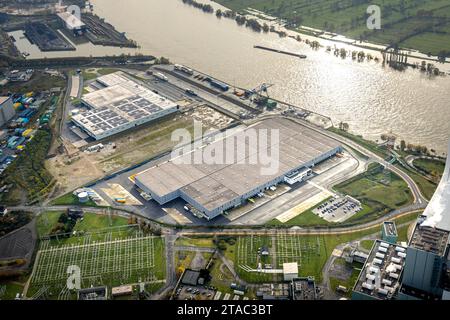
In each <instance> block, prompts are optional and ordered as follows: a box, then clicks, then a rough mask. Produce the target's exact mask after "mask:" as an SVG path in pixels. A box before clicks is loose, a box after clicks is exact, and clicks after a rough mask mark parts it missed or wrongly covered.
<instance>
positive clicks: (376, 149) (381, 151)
mask: <svg viewBox="0 0 450 320" xmlns="http://www.w3.org/2000/svg"><path fill="white" fill-rule="evenodd" d="M328 130H330V131H331V132H334V133H337V134H339V135H341V136H343V137H345V138H347V139H350V140H352V141H354V142H356V143H357V144H359V145H361V146H362V147H364V148H366V149H367V150H370V151H372V152H373V153H375V154H377V155H378V156H380V157H382V158H386V157H387V156H388V151H387V150H386V148H384V147H380V146H378V144H376V143H375V142H373V141H370V140H366V139H364V138H363V137H362V136H358V135H354V134H351V133H349V132H347V131H344V130H340V129H338V128H334V127H331V128H328Z"/></svg>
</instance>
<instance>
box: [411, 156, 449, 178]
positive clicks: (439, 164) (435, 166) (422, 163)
mask: <svg viewBox="0 0 450 320" xmlns="http://www.w3.org/2000/svg"><path fill="white" fill-rule="evenodd" d="M413 164H414V166H415V167H417V168H419V169H420V170H422V171H424V172H426V173H428V174H430V175H433V176H442V174H443V173H444V169H445V162H444V161H440V160H432V159H416V160H414V162H413Z"/></svg>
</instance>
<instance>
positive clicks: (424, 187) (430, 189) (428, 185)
mask: <svg viewBox="0 0 450 320" xmlns="http://www.w3.org/2000/svg"><path fill="white" fill-rule="evenodd" d="M395 166H396V167H397V168H399V169H401V170H403V171H405V172H406V173H407V174H408V175H409V176H410V177H411V179H413V180H414V182H415V183H416V184H417V186H418V187H419V189H420V192H421V193H422V194H423V196H424V197H425V198H427V199H428V200H430V199H431V197H432V196H433V194H434V192H435V191H436V188H437V184H435V183H433V182H431V181H429V180H427V179H425V177H423V176H422V175H420V174H418V173H417V172H416V171H413V170H409V169H406V168H404V167H402V166H400V165H398V164H396V165H395Z"/></svg>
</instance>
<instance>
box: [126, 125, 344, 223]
mask: <svg viewBox="0 0 450 320" xmlns="http://www.w3.org/2000/svg"><path fill="white" fill-rule="evenodd" d="M250 129H252V130H250ZM254 130H255V131H256V132H263V131H264V130H265V132H271V131H272V130H277V132H278V135H279V138H278V139H277V141H270V143H267V144H266V147H265V150H257V149H261V147H262V146H261V144H262V143H258V142H260V141H259V140H258V141H256V143H250V142H251V141H249V139H245V140H244V142H243V143H242V144H241V146H239V148H238V146H236V143H235V141H236V140H238V139H241V138H240V137H242V136H244V137H247V136H251V135H252V133H253V132H255V131H254ZM241 140H242V139H241ZM253 142H254V141H253ZM238 144H239V143H238ZM258 144H259V145H260V148H258V147H257V146H256V145H258ZM242 145H244V147H245V152H240V151H239V149H240V148H241V147H242ZM225 148H228V150H225ZM232 148H234V150H232V151H234V152H233V154H234V155H235V158H234V160H235V161H233V162H232V163H225V164H205V163H203V162H202V163H198V164H196V163H195V161H193V160H192V159H198V158H202V155H203V153H204V152H205V149H208V150H219V151H217V152H218V153H221V152H222V151H223V153H222V154H228V153H229V152H230V149H232ZM341 150H342V148H341V145H340V144H339V143H338V142H337V141H335V140H333V139H331V138H328V137H327V136H324V135H321V134H319V133H317V132H316V131H314V130H312V129H310V128H308V127H306V126H302V125H300V124H298V123H296V122H294V121H292V120H289V119H285V118H272V119H268V120H263V121H261V122H258V123H256V124H254V125H253V126H251V127H248V128H247V129H245V130H241V131H239V132H235V133H233V134H230V135H227V136H225V137H223V138H222V139H215V141H213V142H211V143H210V144H209V145H208V148H203V147H200V148H196V149H195V150H193V151H192V152H191V153H189V154H183V155H182V156H180V157H181V159H177V161H174V159H171V160H169V161H166V162H164V163H161V164H158V165H156V166H154V167H151V168H149V169H147V170H145V171H143V172H141V173H139V174H138V175H136V177H135V184H136V186H137V187H139V188H140V189H142V190H143V191H144V192H146V193H148V194H150V195H151V196H152V198H153V199H154V200H156V201H157V202H158V203H159V204H165V203H167V202H169V201H171V200H174V199H176V198H182V199H183V200H185V201H186V202H187V203H189V204H190V205H191V206H192V207H193V208H195V210H198V212H196V213H197V214H200V215H202V216H203V217H204V218H206V219H208V220H209V219H212V218H214V217H217V216H218V215H220V214H221V213H223V212H224V211H226V210H228V209H230V208H233V207H237V206H240V205H241V204H243V203H244V202H245V201H246V200H247V199H249V198H251V197H252V196H254V195H257V194H258V193H260V192H262V191H264V190H266V189H268V188H270V187H271V186H273V185H276V184H278V183H280V182H283V181H284V178H285V176H286V175H288V174H290V173H292V172H294V171H298V170H301V169H304V168H311V167H313V166H314V165H316V164H318V163H320V162H322V161H324V160H326V159H328V158H330V157H332V156H334V155H335V154H336V153H338V152H340V151H341ZM275 151H277V153H278V155H279V156H278V159H277V162H278V163H277V168H276V169H275V170H274V172H270V174H269V173H266V174H261V173H262V172H263V169H264V168H265V167H266V166H265V165H264V164H263V163H262V162H261V161H257V163H250V162H251V161H250V160H251V158H252V157H254V156H255V155H258V154H261V153H264V154H266V155H270V154H271V153H272V152H275ZM222 163H224V162H222Z"/></svg>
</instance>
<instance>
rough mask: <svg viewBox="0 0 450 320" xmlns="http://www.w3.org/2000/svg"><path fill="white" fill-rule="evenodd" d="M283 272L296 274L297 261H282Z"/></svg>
mask: <svg viewBox="0 0 450 320" xmlns="http://www.w3.org/2000/svg"><path fill="white" fill-rule="evenodd" d="M283 273H284V274H298V263H297V262H287V263H283Z"/></svg>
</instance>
